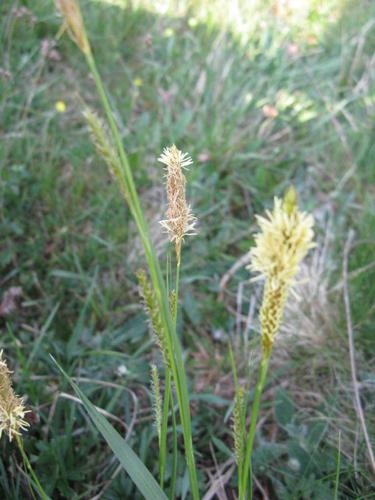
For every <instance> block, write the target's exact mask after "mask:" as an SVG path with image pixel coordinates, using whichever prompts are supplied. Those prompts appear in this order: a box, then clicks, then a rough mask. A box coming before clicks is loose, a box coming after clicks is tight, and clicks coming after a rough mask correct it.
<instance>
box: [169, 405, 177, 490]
mask: <svg viewBox="0 0 375 500" xmlns="http://www.w3.org/2000/svg"><path fill="white" fill-rule="evenodd" d="M171 411H172V432H173V448H172V479H171V491H170V496H169V498H175V491H176V481H177V425H176V414H175V411H174V403H173V398H171Z"/></svg>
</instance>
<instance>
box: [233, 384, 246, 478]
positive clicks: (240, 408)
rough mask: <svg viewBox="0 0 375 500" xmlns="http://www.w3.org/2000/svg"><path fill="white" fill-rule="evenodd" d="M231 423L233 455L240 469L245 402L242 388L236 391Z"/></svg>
mask: <svg viewBox="0 0 375 500" xmlns="http://www.w3.org/2000/svg"><path fill="white" fill-rule="evenodd" d="M232 422H233V423H232V428H233V439H234V454H235V457H236V463H237V466H238V468H239V469H241V467H242V464H243V459H244V452H245V432H244V431H245V426H244V424H245V400H244V389H243V387H238V388H237V389H236V395H235V400H234V408H233V417H232Z"/></svg>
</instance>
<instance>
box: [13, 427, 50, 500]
mask: <svg viewBox="0 0 375 500" xmlns="http://www.w3.org/2000/svg"><path fill="white" fill-rule="evenodd" d="M16 439H17V445H18V448H19V450H20V452H21V455H22V459H23V462H24V464H25V467H26V469H27V470H28V471H29V473H30V475H31V477H32V478H33V481H34V483H35V487H36V489H37V491H38V493H39V495H40V498H42V499H43V500H49V497H48V496H47V495H46V493H45V491H44V490H43V487H42V485H41V484H40V482H39V480H38V478H37V476H36V474H35V472H34V470H33V468H32V467H31V464H30V462H29V459H28V458H27V455H26V453H25V450H24V447H23V441H22V438H21V437H20V436H17V438H16ZM31 492H32V490H31ZM33 496H34V495H33Z"/></svg>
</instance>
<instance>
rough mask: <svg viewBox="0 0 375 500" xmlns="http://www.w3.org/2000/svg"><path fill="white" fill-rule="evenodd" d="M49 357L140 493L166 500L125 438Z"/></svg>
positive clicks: (149, 497) (154, 499)
mask: <svg viewBox="0 0 375 500" xmlns="http://www.w3.org/2000/svg"><path fill="white" fill-rule="evenodd" d="M51 358H52V360H53V362H54V363H55V364H56V366H57V368H58V369H59V370H60V372H61V373H62V374H63V375H64V377H65V378H66V380H67V381H68V382H69V384H70V385H71V386H72V388H73V389H74V391H75V393H76V394H77V396H78V397H79V399H80V400H81V401H82V404H83V406H84V407H85V409H86V411H87V413H88V415H89V416H90V418H91V420H92V422H93V424H94V425H95V427H96V428H97V429H98V431H99V432H100V433H101V435H102V436H103V437H104V439H105V440H106V441H107V443H108V445H109V447H110V448H111V450H112V451H113V453H114V454H115V455H116V457H117V458H118V460H119V462H120V463H121V465H122V466H123V467H124V469H125V470H126V472H127V473H128V474H129V476H130V477H131V479H132V481H133V482H134V484H135V485H136V486H137V488H138V489H139V491H140V492H141V493H142V495H143V496H144V497H145V498H146V499H147V500H166V499H167V496H166V495H165V494H164V492H163V491H162V490H161V488H160V486H159V485H158V483H157V482H156V480H155V478H154V477H153V476H152V475H151V473H150V472H149V470H148V469H147V468H146V467H145V466H144V464H143V463H142V461H141V460H140V458H139V457H138V455H137V454H136V453H134V451H133V450H132V448H131V447H130V446H129V445H128V443H127V442H126V441H125V439H124V438H123V437H122V436H121V435H120V434H119V433H118V432H117V431H116V429H114V428H113V427H112V425H111V424H110V423H109V422H108V420H107V419H106V418H105V417H104V416H103V415H101V414H100V413H99V412H98V411H97V409H96V408H95V406H94V405H93V404H92V403H91V402H90V401H89V400H88V398H87V397H86V396H85V395H84V394H83V392H82V391H81V389H80V388H79V387H78V385H77V384H75V383H74V382H73V381H72V379H71V378H70V377H69V375H68V374H67V373H65V371H64V370H63V369H62V368H61V366H60V365H59V364H58V362H57V361H56V360H55V358H54V357H53V356H51Z"/></svg>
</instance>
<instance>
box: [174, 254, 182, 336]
mask: <svg viewBox="0 0 375 500" xmlns="http://www.w3.org/2000/svg"><path fill="white" fill-rule="evenodd" d="M180 267H181V259H180V256H178V258H177V263H176V286H175V303H174V307H173V312H174V314H173V323H174V327H175V329H176V331H177V309H178V294H179V291H180V290H179V288H180Z"/></svg>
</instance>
